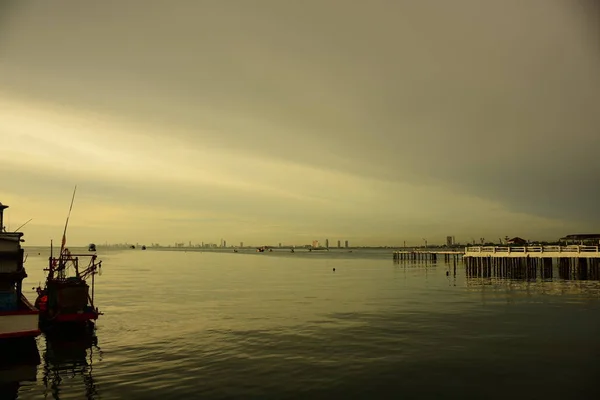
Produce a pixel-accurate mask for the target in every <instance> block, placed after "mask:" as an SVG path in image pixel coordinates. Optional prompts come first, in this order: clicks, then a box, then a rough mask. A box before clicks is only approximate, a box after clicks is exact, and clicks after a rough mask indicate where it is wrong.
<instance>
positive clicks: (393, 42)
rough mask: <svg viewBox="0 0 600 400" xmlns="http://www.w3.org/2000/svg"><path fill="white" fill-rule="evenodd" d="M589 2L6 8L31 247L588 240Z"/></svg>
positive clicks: (13, 221) (594, 182)
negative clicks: (574, 236)
mask: <svg viewBox="0 0 600 400" xmlns="http://www.w3.org/2000/svg"><path fill="white" fill-rule="evenodd" d="M593 3H594V2H593V1H587V2H586V1H567V0H526V1H524V0H504V1H492V0H487V1H486V0H454V1H438V0H422V1H408V0H406V1H402V0H396V1H392V0H369V1H345V0H344V1H342V0H306V1H302V2H300V1H285V0H280V1H275V0H256V1H245V0H214V1H201V0H197V1H168V2H167V1H134V0H130V1H122V0H114V1H95V2H81V1H61V0H56V1H52V2H50V1H42V2H40V1H38V2H29V1H12V2H11V1H1V2H0V138H1V139H2V142H1V146H0V173H1V176H2V180H1V183H0V201H1V202H3V203H5V204H9V205H10V206H11V208H10V209H9V210H8V216H7V221H6V222H7V223H6V225H8V226H7V227H9V228H13V229H14V228H16V227H18V225H20V224H21V223H23V222H25V221H27V220H28V219H29V218H33V220H32V221H31V223H29V225H27V226H26V228H25V232H26V235H27V236H26V239H27V243H29V244H47V243H48V241H49V240H50V238H54V239H55V240H59V239H60V235H61V230H62V225H63V224H64V219H65V217H66V213H67V210H68V206H69V201H70V197H71V194H72V190H73V186H74V185H75V184H77V185H78V192H77V197H76V201H75V205H74V210H73V214H72V217H71V222H70V224H71V225H70V235H69V241H70V243H71V244H72V245H74V244H86V243H89V242H96V243H103V242H105V241H108V242H125V241H129V242H134V243H135V242H139V243H148V244H149V243H151V242H160V243H161V244H169V243H174V242H176V241H184V242H186V243H187V242H188V241H189V240H191V241H192V242H201V241H205V242H211V241H212V242H215V243H218V242H219V241H220V239H221V238H224V239H226V240H227V241H228V242H229V243H231V244H233V243H239V242H240V241H244V242H245V243H248V244H262V243H267V242H268V243H277V242H283V243H295V244H300V243H309V242H310V241H311V240H313V239H320V240H324V239H325V238H329V240H330V242H335V241H336V240H338V239H341V240H345V239H348V240H350V241H351V244H356V245H361V244H366V245H368V244H390V245H398V244H402V242H403V241H404V240H406V241H407V244H413V245H416V244H422V243H423V241H422V238H427V239H428V241H429V242H430V243H433V242H443V241H444V238H445V236H446V235H454V236H456V239H457V240H458V241H461V242H465V241H469V240H471V239H472V238H476V239H479V238H480V237H485V238H487V239H496V238H498V237H504V236H505V235H509V236H515V235H519V236H523V237H526V238H530V239H554V238H557V237H560V236H562V235H565V234H569V233H576V232H595V231H600V204H599V203H598V201H599V199H600V72H599V71H600V46H599V45H600V38H599V36H598V32H599V31H598V29H599V26H598V23H597V22H596V21H597V20H598V13H597V11H598V10H597V9H596V8H594V7H593Z"/></svg>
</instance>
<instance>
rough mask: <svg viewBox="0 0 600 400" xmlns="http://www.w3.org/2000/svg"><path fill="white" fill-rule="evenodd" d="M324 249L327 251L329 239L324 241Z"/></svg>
mask: <svg viewBox="0 0 600 400" xmlns="http://www.w3.org/2000/svg"><path fill="white" fill-rule="evenodd" d="M325 248H326V249H328V248H329V239H325Z"/></svg>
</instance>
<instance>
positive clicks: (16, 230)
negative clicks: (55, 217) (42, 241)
mask: <svg viewBox="0 0 600 400" xmlns="http://www.w3.org/2000/svg"><path fill="white" fill-rule="evenodd" d="M32 219H33V218H30V219H29V221H27V222H25V223H24V224H23V225H21V226H20V227H18V228H17V229H15V232H18V231H19V229H21V228H22V227H24V226H25V225H27V224H28V223H30V222H31V220H32Z"/></svg>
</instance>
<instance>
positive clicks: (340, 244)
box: [338, 240, 342, 249]
mask: <svg viewBox="0 0 600 400" xmlns="http://www.w3.org/2000/svg"><path fill="white" fill-rule="evenodd" d="M341 248H342V241H341V240H338V249H341Z"/></svg>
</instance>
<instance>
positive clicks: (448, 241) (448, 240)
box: [446, 236, 454, 247]
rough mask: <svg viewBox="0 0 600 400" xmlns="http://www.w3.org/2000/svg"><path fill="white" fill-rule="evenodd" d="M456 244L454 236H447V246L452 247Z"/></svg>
mask: <svg viewBox="0 0 600 400" xmlns="http://www.w3.org/2000/svg"><path fill="white" fill-rule="evenodd" d="M453 244H454V238H453V237H452V236H446V246H448V247H452V245H453Z"/></svg>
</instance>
